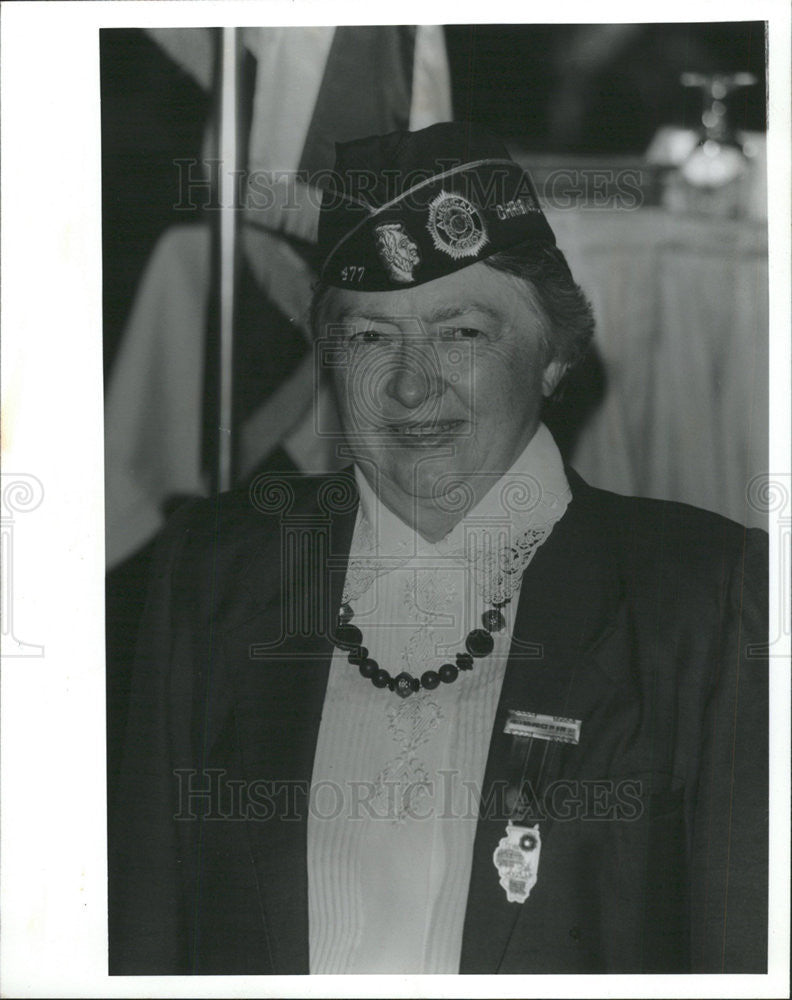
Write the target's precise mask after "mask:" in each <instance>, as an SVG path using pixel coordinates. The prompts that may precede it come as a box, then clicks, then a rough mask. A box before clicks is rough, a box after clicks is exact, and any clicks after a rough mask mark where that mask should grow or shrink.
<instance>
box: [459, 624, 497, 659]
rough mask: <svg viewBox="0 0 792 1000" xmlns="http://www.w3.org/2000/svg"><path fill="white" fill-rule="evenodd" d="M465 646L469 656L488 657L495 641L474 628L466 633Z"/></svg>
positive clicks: (484, 632)
mask: <svg viewBox="0 0 792 1000" xmlns="http://www.w3.org/2000/svg"><path fill="white" fill-rule="evenodd" d="M465 646H466V647H467V651H468V653H470V655H471V656H478V657H481V656H488V655H489V654H490V653H491V652H492V650H493V647H494V646H495V640H494V639H493V638H492V636H491V635H490V634H489V632H487V631H485V630H484V629H483V628H474V629H473V631H472V632H469V633H468V637H467V639H465Z"/></svg>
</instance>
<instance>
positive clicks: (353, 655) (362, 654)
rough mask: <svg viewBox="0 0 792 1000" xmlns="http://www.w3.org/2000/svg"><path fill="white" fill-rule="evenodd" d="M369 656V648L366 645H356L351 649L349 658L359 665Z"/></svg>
mask: <svg viewBox="0 0 792 1000" xmlns="http://www.w3.org/2000/svg"><path fill="white" fill-rule="evenodd" d="M367 656H368V649H366V647H365V646H354V647H353V648H352V649H350V651H349V656H348V657H347V659H348V660H349V662H350V663H354V664H355V665H356V666H359V665H360V664H361V663H362V662H363V661H364V660H365V659H366V657H367Z"/></svg>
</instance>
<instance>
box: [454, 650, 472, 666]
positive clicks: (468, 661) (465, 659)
mask: <svg viewBox="0 0 792 1000" xmlns="http://www.w3.org/2000/svg"><path fill="white" fill-rule="evenodd" d="M456 661H457V662H456V665H457V666H458V667H459V669H460V670H472V669H473V657H472V656H471V655H470V653H457V655H456Z"/></svg>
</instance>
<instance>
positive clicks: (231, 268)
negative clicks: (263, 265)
mask: <svg viewBox="0 0 792 1000" xmlns="http://www.w3.org/2000/svg"><path fill="white" fill-rule="evenodd" d="M221 32H222V34H221V38H220V128H219V134H218V144H219V156H218V159H219V160H220V255H219V274H218V279H219V293H220V294H219V319H220V345H219V347H220V351H219V359H218V360H219V366H220V371H219V376H220V377H219V379H218V383H219V408H218V435H217V478H216V482H217V488H218V490H220V491H222V490H228V489H230V488H231V487H232V485H233V473H234V469H233V466H234V444H235V442H234V440H233V426H234V425H233V419H234V405H233V404H234V401H233V370H234V306H235V301H234V297H235V285H236V227H237V208H238V205H237V198H238V190H237V188H238V184H237V171H238V158H239V137H238V107H239V98H238V89H239V39H238V34H239V33H238V29H236V28H221Z"/></svg>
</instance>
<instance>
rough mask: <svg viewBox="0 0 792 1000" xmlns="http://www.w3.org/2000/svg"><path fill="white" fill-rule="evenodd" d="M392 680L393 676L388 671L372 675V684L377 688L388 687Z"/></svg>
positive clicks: (380, 671)
mask: <svg viewBox="0 0 792 1000" xmlns="http://www.w3.org/2000/svg"><path fill="white" fill-rule="evenodd" d="M390 679H391V675H390V674H389V673H388V671H387V670H377V671H375V672H374V674H372V677H371V683H372V684H373V685H374V687H375V688H384V687H387V686H388V682H389V681H390Z"/></svg>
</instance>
